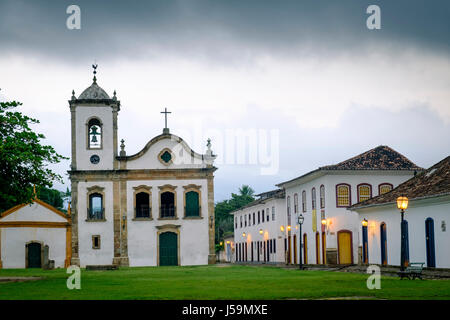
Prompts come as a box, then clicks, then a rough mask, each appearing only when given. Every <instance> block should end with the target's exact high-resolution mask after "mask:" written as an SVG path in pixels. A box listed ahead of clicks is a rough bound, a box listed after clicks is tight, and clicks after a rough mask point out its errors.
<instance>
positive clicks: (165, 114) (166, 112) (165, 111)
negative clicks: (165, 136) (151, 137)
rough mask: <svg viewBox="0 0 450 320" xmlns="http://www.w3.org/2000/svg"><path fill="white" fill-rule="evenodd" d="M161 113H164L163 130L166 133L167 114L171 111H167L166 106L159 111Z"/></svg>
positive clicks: (167, 129)
mask: <svg viewBox="0 0 450 320" xmlns="http://www.w3.org/2000/svg"><path fill="white" fill-rule="evenodd" d="M161 113H164V117H165V127H164V130H163V132H164V133H166V132H167V133H168V132H169V128H167V114H169V113H172V112H170V111H167V108H164V111H161Z"/></svg>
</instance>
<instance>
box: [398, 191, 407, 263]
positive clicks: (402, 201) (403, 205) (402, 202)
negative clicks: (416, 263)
mask: <svg viewBox="0 0 450 320" xmlns="http://www.w3.org/2000/svg"><path fill="white" fill-rule="evenodd" d="M397 208H398V209H399V210H400V213H401V214H402V219H401V225H400V233H401V237H402V238H401V251H400V263H401V265H400V270H401V271H405V267H406V246H407V244H406V225H405V220H404V214H405V210H406V209H408V198H407V197H405V196H401V197H398V198H397Z"/></svg>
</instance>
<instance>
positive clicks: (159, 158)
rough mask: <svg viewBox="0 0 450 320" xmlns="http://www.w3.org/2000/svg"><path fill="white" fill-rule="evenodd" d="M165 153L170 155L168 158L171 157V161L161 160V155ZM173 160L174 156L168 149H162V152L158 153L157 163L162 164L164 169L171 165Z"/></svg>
mask: <svg viewBox="0 0 450 320" xmlns="http://www.w3.org/2000/svg"><path fill="white" fill-rule="evenodd" d="M166 151H167V152H169V153H170V156H171V159H170V161H169V162H165V161H164V160H163V159H162V155H163V154H164V153H165V152H166ZM173 159H175V155H174V153H173V152H172V150H170V149H169V148H164V149H162V150H161V151H160V152H159V153H158V160H159V162H161V163H162V164H163V165H165V166H166V167H168V166H170V165H171V164H172V163H173Z"/></svg>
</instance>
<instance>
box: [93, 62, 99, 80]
mask: <svg viewBox="0 0 450 320" xmlns="http://www.w3.org/2000/svg"><path fill="white" fill-rule="evenodd" d="M97 67H98V65H97V63H95V64H93V65H92V68H93V69H94V82H97V77H96V76H95V75H96V74H97Z"/></svg>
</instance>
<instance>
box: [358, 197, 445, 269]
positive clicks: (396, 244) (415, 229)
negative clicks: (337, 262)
mask: <svg viewBox="0 0 450 320" xmlns="http://www.w3.org/2000/svg"><path fill="white" fill-rule="evenodd" d="M449 212H450V203H448V202H447V203H439V202H434V203H433V202H432V203H430V202H427V203H423V202H416V203H414V201H411V202H410V206H409V208H408V209H407V210H406V212H405V219H406V220H407V221H408V235H409V261H410V262H424V263H425V266H426V262H427V256H426V242H425V220H426V219H427V218H429V217H430V218H432V219H433V220H434V238H435V239H434V241H435V255H436V267H437V268H450V250H449V244H450V230H449V229H448V225H449V222H450V219H449ZM364 219H367V220H368V223H369V224H368V230H367V231H368V245H369V250H368V253H369V263H370V264H381V240H380V225H381V223H383V222H384V223H386V233H387V247H388V248H387V256H388V257H387V263H388V264H389V265H400V244H401V237H400V221H401V217H400V212H399V211H398V209H397V208H396V206H395V205H394V204H392V205H388V206H383V207H374V208H372V209H369V208H368V209H365V210H359V221H360V225H361V222H362V220H364ZM442 221H444V223H445V224H446V226H447V227H446V231H443V230H442V227H441V225H442ZM359 233H361V228H360V230H359Z"/></svg>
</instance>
